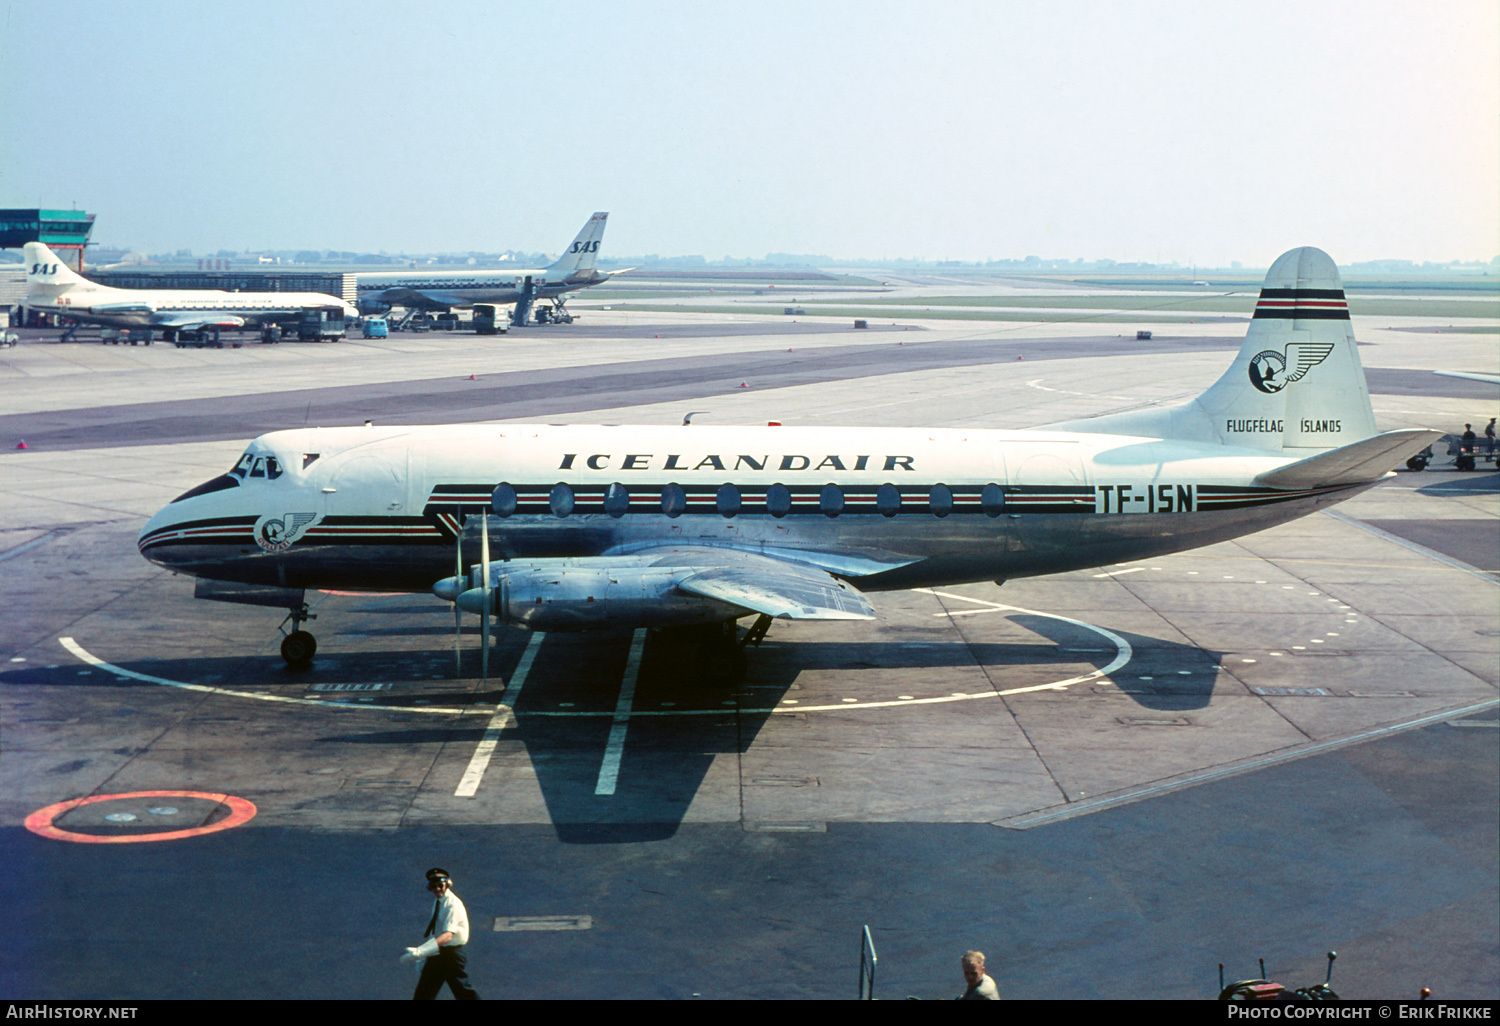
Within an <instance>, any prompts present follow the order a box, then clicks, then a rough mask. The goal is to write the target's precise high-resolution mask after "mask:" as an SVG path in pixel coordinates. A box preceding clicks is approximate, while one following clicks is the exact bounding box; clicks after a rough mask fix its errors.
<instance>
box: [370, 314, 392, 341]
mask: <svg viewBox="0 0 1500 1026" xmlns="http://www.w3.org/2000/svg"><path fill="white" fill-rule="evenodd" d="M390 337H391V326H390V325H389V324H387V323H386V320H385V318H384V317H370V318H367V319H366V320H365V338H390Z"/></svg>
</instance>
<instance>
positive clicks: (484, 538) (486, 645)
mask: <svg viewBox="0 0 1500 1026" xmlns="http://www.w3.org/2000/svg"><path fill="white" fill-rule="evenodd" d="M479 562H480V572H481V573H482V574H483V578H482V580H481V583H480V585H479V586H480V587H481V588H483V589H484V612H483V613H481V614H479V615H480V620H479V638H480V644H481V645H482V646H483V650H484V655H483V656H482V657H481V658H480V663H479V674H480V680H484V681H488V680H489V679H490V514H489V510H485V511H483V512H482V513H480V514H479Z"/></svg>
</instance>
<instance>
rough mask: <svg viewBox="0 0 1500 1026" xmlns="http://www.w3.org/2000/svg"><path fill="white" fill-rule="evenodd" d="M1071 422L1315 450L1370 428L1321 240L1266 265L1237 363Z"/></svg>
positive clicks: (1350, 336) (1335, 274) (1349, 333)
mask: <svg viewBox="0 0 1500 1026" xmlns="http://www.w3.org/2000/svg"><path fill="white" fill-rule="evenodd" d="M1067 428H1068V429H1070V430H1074V431H1088V432H1103V433H1111V434H1114V433H1118V434H1140V435H1148V436H1154V437H1164V438H1180V439H1185V440H1186V439H1191V440H1197V441H1211V440H1212V441H1217V442H1219V443H1220V444H1223V445H1236V446H1246V447H1250V448H1256V449H1268V450H1271V451H1273V452H1277V453H1285V454H1286V455H1289V456H1291V455H1312V454H1314V453H1318V452H1324V451H1327V450H1330V449H1336V448H1340V447H1342V446H1346V445H1350V444H1351V443H1354V442H1358V441H1361V440H1363V439H1365V438H1369V437H1371V436H1372V435H1374V434H1375V414H1374V412H1373V411H1372V410H1371V408H1370V393H1369V389H1368V388H1367V387H1366V385H1365V372H1364V368H1363V367H1362V366H1361V365H1360V362H1359V353H1358V351H1357V350H1356V348H1355V341H1354V331H1353V328H1352V327H1351V326H1350V323H1349V307H1348V304H1347V303H1346V302H1345V300H1344V285H1343V282H1342V281H1341V280H1340V278H1339V270H1338V267H1336V266H1335V265H1334V262H1333V260H1332V258H1330V257H1329V256H1328V254H1327V253H1324V252H1323V251H1322V250H1321V249H1314V248H1312V247H1311V246H1303V247H1302V248H1300V249H1294V250H1291V251H1290V252H1287V253H1283V254H1282V255H1281V256H1280V257H1279V258H1277V260H1276V262H1275V263H1274V264H1272V265H1271V269H1270V270H1269V271H1267V272H1266V281H1265V284H1264V286H1263V287H1262V288H1261V290H1260V299H1259V301H1257V303H1256V304H1255V317H1254V319H1253V320H1252V321H1251V322H1250V330H1249V331H1247V332H1246V333H1245V342H1244V345H1242V346H1241V347H1240V352H1239V355H1238V356H1236V357H1235V360H1234V363H1233V364H1231V365H1230V367H1229V369H1228V370H1227V371H1225V372H1224V375H1223V376H1222V377H1221V378H1219V380H1218V381H1216V382H1214V384H1213V385H1211V386H1210V387H1209V389H1208V390H1207V391H1206V392H1204V393H1203V394H1202V395H1200V396H1198V398H1196V399H1194V400H1192V401H1191V402H1190V403H1188V404H1187V405H1186V406H1178V407H1174V408H1172V409H1166V410H1141V411H1135V412H1130V413H1122V414H1116V415H1113V416H1106V417H1098V418H1095V419H1093V420H1086V421H1077V422H1074V423H1071V424H1069V425H1067Z"/></svg>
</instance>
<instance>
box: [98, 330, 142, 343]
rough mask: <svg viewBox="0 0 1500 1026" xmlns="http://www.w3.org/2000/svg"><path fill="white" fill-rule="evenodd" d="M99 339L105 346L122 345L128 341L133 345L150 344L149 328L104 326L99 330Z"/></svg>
mask: <svg viewBox="0 0 1500 1026" xmlns="http://www.w3.org/2000/svg"><path fill="white" fill-rule="evenodd" d="M99 339H100V341H101V342H103V343H104V344H105V345H107V346H116V345H124V344H125V343H127V342H128V343H130V344H131V345H133V346H138V345H142V344H144V345H148V346H149V345H150V344H151V329H150V328H105V329H104V330H103V331H102V332H100V335H99Z"/></svg>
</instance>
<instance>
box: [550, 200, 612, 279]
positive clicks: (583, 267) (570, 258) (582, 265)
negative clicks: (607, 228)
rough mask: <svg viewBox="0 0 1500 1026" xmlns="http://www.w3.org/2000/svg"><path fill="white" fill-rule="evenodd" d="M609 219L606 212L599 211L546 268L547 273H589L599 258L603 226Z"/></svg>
mask: <svg viewBox="0 0 1500 1026" xmlns="http://www.w3.org/2000/svg"><path fill="white" fill-rule="evenodd" d="M608 219H609V212H608V211H599V212H598V213H596V214H594V216H593V217H590V218H589V219H588V221H587V223H585V224H584V226H583V230H582V231H580V232H579V233H578V235H577V237H576V238H574V239H573V244H572V245H571V246H569V247H568V248H567V250H566V251H565V252H564V253H563V255H562V256H560V257H558V258H557V260H555V261H554V262H553V263H552V266H550V267H548V268H547V270H549V271H560V272H562V273H563V274H575V273H577V272H579V271H591V270H593V269H594V263H595V261H597V260H598V258H599V243H600V242H601V241H602V240H603V239H604V224H605V222H606V221H607V220H608Z"/></svg>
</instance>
